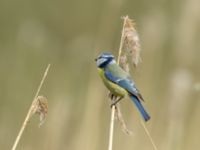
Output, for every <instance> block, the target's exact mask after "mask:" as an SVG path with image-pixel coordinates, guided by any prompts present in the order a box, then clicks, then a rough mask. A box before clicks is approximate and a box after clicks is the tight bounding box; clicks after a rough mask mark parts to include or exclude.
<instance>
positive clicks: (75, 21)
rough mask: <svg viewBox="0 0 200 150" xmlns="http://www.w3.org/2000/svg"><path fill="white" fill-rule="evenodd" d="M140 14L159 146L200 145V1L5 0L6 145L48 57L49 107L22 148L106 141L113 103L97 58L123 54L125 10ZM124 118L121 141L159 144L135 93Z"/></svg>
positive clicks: (143, 148) (120, 148)
mask: <svg viewBox="0 0 200 150" xmlns="http://www.w3.org/2000/svg"><path fill="white" fill-rule="evenodd" d="M124 15H129V17H130V18H132V19H134V20H135V22H136V23H137V26H136V28H137V30H138V33H139V36H140V40H141V48H142V52H141V57H142V60H143V61H142V63H141V64H139V67H138V68H137V70H134V69H133V70H132V76H134V79H135V81H136V84H137V86H138V88H139V89H140V91H141V92H142V94H143V97H144V98H145V100H146V103H145V106H146V108H147V109H148V111H149V112H150V114H151V116H152V119H151V121H149V122H148V123H147V124H146V126H147V128H148V129H149V131H150V133H151V135H152V137H153V139H154V141H155V143H156V145H157V146H158V148H159V150H191V149H199V147H200V142H199V139H200V128H199V127H200V118H199V114H200V40H199V39H200V1H199V0H151V1H145V0H101V1H100V0H84V1H81V0H73V1H72V0H71V1H70V0H66V1H64V0H57V1H53V0H49V1H47V0H18V1H15V0H0V149H1V150H6V149H11V147H12V145H13V143H14V140H15V138H16V135H17V133H18V131H19V129H20V126H21V124H22V121H23V120H24V117H25V115H26V113H27V111H28V109H29V106H30V104H31V102H32V99H33V97H34V95H35V93H36V89H37V87H38V85H39V82H40V80H41V77H42V75H43V72H44V70H45V68H46V66H47V64H48V63H50V64H51V68H50V71H49V74H48V76H47V79H46V81H45V84H44V86H43V87H42V90H41V92H40V95H44V96H46V97H47V98H48V102H49V113H48V117H47V120H46V122H45V124H44V125H43V126H42V127H41V128H38V117H36V116H35V117H33V118H32V119H31V121H30V123H29V124H28V127H27V128H26V130H25V132H24V134H23V136H22V139H21V141H20V143H19V145H18V149H21V150H35V149H37V150H79V149H83V150H104V149H107V145H108V133H109V122H110V106H109V100H108V98H107V90H106V88H105V87H104V86H103V84H102V82H101V80H100V78H99V77H98V74H97V71H96V66H95V62H94V58H95V57H96V56H97V55H98V54H99V53H100V52H102V51H110V52H112V53H113V54H114V55H117V54H118V52H117V51H118V47H119V41H120V36H121V28H122V19H121V17H122V16H124ZM121 111H122V114H123V116H124V119H125V121H126V123H127V126H128V128H129V129H130V130H132V132H133V135H132V136H127V135H126V134H124V133H123V132H122V130H121V127H120V125H119V123H118V122H116V124H115V133H114V149H115V150H124V149H126V150H133V149H140V150H153V147H152V145H151V143H150V141H149V139H148V137H147V136H146V134H145V132H144V129H143V128H142V126H141V124H140V121H139V117H140V116H139V115H138V112H137V111H136V109H135V107H134V105H133V104H132V102H131V101H129V100H124V101H122V102H121Z"/></svg>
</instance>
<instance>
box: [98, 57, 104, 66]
mask: <svg viewBox="0 0 200 150" xmlns="http://www.w3.org/2000/svg"><path fill="white" fill-rule="evenodd" d="M105 61H106V59H104V58H101V59H98V60H97V65H98V66H100V65H101V64H102V63H104V62H105Z"/></svg>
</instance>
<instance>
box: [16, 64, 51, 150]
mask: <svg viewBox="0 0 200 150" xmlns="http://www.w3.org/2000/svg"><path fill="white" fill-rule="evenodd" d="M49 68H50V64H49V65H48V66H47V68H46V70H45V72H44V75H43V77H42V80H41V82H40V85H39V86H38V89H37V92H36V94H35V97H34V99H33V101H32V104H31V106H30V108H29V110H28V113H27V115H26V118H25V120H24V122H23V124H22V126H21V128H20V131H19V133H18V135H17V137H16V139H15V142H14V144H13V147H12V150H16V148H17V145H18V143H19V140H20V139H21V137H22V134H23V132H24V129H25V128H26V126H27V124H28V122H29V121H30V119H31V118H32V116H33V115H34V114H39V115H40V124H39V127H40V126H41V125H42V124H43V123H44V121H45V118H46V115H47V111H48V104H47V99H46V98H45V97H44V96H38V94H39V92H40V89H41V88H42V85H43V83H44V80H45V78H46V76H47V74H48V71H49Z"/></svg>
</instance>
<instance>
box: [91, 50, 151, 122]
mask: <svg viewBox="0 0 200 150" xmlns="http://www.w3.org/2000/svg"><path fill="white" fill-rule="evenodd" d="M95 60H96V65H97V67H98V73H99V75H100V77H101V78H102V80H103V82H104V84H105V86H106V87H107V88H108V89H109V90H110V92H111V93H112V95H113V96H115V97H118V98H119V99H118V100H116V103H117V102H119V101H120V100H121V99H122V98H124V97H125V96H129V97H130V99H131V100H132V101H133V102H134V103H135V106H136V107H137V109H138V110H139V112H140V114H141V115H142V117H143V118H144V120H145V121H148V120H149V119H150V116H149V114H148V113H147V111H146V110H145V108H144V107H143V105H142V103H141V102H142V101H144V100H143V98H142V95H141V94H140V92H139V91H138V89H137V88H136V86H135V83H134V81H133V80H132V79H131V77H130V76H129V74H128V73H127V72H125V71H124V70H123V69H122V68H121V67H120V66H119V65H118V64H117V63H116V61H115V58H114V56H113V55H112V54H111V53H102V54H100V55H99V56H98V57H97V58H96V59H95ZM116 103H114V104H116Z"/></svg>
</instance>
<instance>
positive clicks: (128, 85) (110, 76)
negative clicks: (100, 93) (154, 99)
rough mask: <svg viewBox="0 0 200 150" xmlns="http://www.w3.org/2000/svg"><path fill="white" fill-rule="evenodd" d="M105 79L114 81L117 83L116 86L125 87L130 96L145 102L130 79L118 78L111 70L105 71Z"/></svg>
mask: <svg viewBox="0 0 200 150" xmlns="http://www.w3.org/2000/svg"><path fill="white" fill-rule="evenodd" d="M105 77H106V78H107V79H108V80H110V81H112V82H113V83H115V84H117V85H119V86H121V87H123V88H124V89H126V90H127V91H128V92H129V93H130V94H132V95H134V96H136V97H137V98H138V99H139V100H143V98H142V95H141V94H140V93H139V91H138V89H137V88H136V86H135V84H134V82H133V81H132V80H131V79H130V78H129V77H126V78H120V77H118V76H115V75H114V74H113V73H112V72H110V71H109V70H105Z"/></svg>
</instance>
